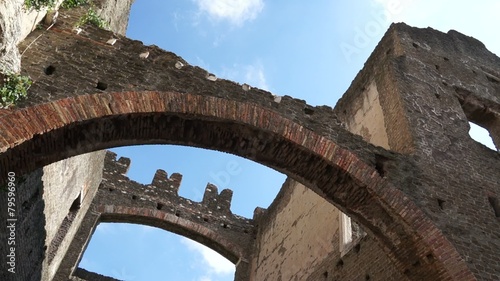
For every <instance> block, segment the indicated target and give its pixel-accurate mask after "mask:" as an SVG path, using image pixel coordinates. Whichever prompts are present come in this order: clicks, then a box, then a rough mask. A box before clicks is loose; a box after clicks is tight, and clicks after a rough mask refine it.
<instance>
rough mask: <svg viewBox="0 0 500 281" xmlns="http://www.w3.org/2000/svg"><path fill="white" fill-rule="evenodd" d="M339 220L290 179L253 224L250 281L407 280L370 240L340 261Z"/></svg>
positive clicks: (322, 202)
mask: <svg viewBox="0 0 500 281" xmlns="http://www.w3.org/2000/svg"><path fill="white" fill-rule="evenodd" d="M339 215H340V211H339V210H338V209H337V208H335V207H334V206H333V205H331V204H329V203H328V202H327V201H326V200H325V199H324V198H321V197H320V196H319V195H317V194H316V193H314V192H312V191H311V190H310V189H308V188H306V187H305V186H303V185H301V184H300V183H298V182H296V181H294V180H292V179H288V180H287V181H286V182H285V184H284V185H283V187H282V189H281V190H280V193H279V194H278V196H277V197H276V199H275V201H274V202H273V203H272V204H271V206H270V208H269V209H268V210H267V211H265V212H264V214H263V215H261V216H260V217H259V219H258V220H257V223H258V224H259V232H258V235H257V240H256V241H255V250H254V257H253V260H252V270H251V277H250V279H249V280H311V281H317V280H407V277H405V276H404V275H402V274H401V273H399V272H398V271H397V269H396V267H395V266H394V265H393V264H392V262H391V261H390V260H389V258H388V257H387V254H386V253H384V252H383V250H382V249H381V248H380V246H379V245H378V244H377V242H376V241H375V240H374V239H373V238H370V237H368V236H365V237H364V238H362V239H361V240H357V241H355V245H354V246H353V247H352V248H351V249H350V250H349V251H348V252H347V253H346V254H345V255H343V256H342V257H341V250H340V247H339V246H340V243H339V242H340V237H339V235H340V227H341V225H340V223H339V217H340V216H339ZM367 276H368V277H367ZM365 278H371V279H365Z"/></svg>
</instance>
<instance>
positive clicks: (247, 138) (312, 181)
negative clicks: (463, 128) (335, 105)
mask: <svg viewBox="0 0 500 281" xmlns="http://www.w3.org/2000/svg"><path fill="white" fill-rule="evenodd" d="M281 102H285V103H286V102H287V101H286V99H285V101H281ZM291 104H292V106H290V107H288V108H285V109H281V112H280V110H279V109H276V108H277V105H278V103H277V102H276V101H274V100H273V97H272V96H268V97H267V100H266V99H264V100H262V101H261V102H260V103H253V102H248V101H241V100H238V99H231V98H223V97H217V96H213V95H209V94H203V93H200V94H188V93H179V92H175V91H128V92H114V93H99V94H91V95H77V96H70V97H66V98H61V99H54V100H52V101H50V102H47V103H41V104H36V103H34V104H32V105H30V106H26V107H24V108H20V109H16V110H7V111H4V112H3V116H2V117H1V118H2V119H1V120H2V122H1V124H0V132H1V138H0V143H1V146H0V151H1V154H0V167H1V169H2V171H14V172H16V173H17V174H22V173H26V172H28V171H31V170H33V169H35V168H39V167H42V166H44V165H46V164H49V163H52V162H55V161H57V160H61V159H64V158H66V157H69V156H73V155H78V154H81V153H85V152H90V151H94V150H98V149H103V148H108V147H115V146H123V145H133V144H144V143H170V144H183V145H190V146H197V147H204V148H208V149H214V150H220V151H226V152H230V153H233V154H236V155H239V156H242V157H245V158H248V159H251V160H254V161H256V162H259V163H261V164H263V165H266V166H269V167H272V168H274V169H276V170H279V171H281V172H283V173H285V174H287V175H288V176H290V177H292V178H294V179H296V180H298V181H300V182H301V183H303V184H305V185H306V186H308V187H309V188H311V189H312V190H314V191H315V192H317V193H318V194H319V195H321V196H322V197H324V198H325V199H326V200H328V201H329V202H331V203H333V204H335V205H336V206H337V207H339V208H340V209H341V210H342V211H344V212H345V213H347V214H348V215H350V216H352V217H353V218H354V219H355V220H357V221H358V222H360V223H361V224H362V225H363V226H364V227H365V228H366V229H367V230H368V231H369V232H371V233H372V234H373V235H374V237H376V238H377V240H378V241H379V242H380V245H381V246H382V248H383V249H384V250H385V251H386V252H387V253H388V255H389V257H390V258H391V259H392V260H393V261H394V262H395V264H396V267H397V268H398V269H399V270H400V271H401V272H404V273H405V274H407V275H408V276H409V277H414V278H425V279H426V280H473V279H474V277H473V276H472V275H471V273H470V271H469V270H468V268H467V267H466V265H465V263H464V262H463V261H462V260H461V257H460V255H459V254H458V253H457V252H456V250H455V248H454V247H453V246H452V244H451V243H450V242H449V241H448V240H447V239H446V238H445V237H444V236H443V234H442V233H441V232H440V230H439V229H438V228H437V227H436V226H435V225H434V224H433V223H432V222H431V220H430V219H428V218H427V217H426V216H425V215H424V212H423V211H422V210H420V209H419V208H418V207H417V206H416V204H414V203H413V202H412V201H411V200H410V199H409V198H408V197H406V196H405V195H404V194H403V193H402V192H400V191H399V190H398V189H397V188H395V185H398V184H411V179H410V180H408V179H407V178H411V176H410V175H405V174H404V170H405V169H408V168H410V167H411V165H412V164H411V161H410V160H409V159H407V158H406V157H404V156H402V155H397V154H394V153H390V152H387V151H385V150H383V149H381V148H378V147H374V146H372V145H370V144H368V143H366V142H364V141H362V140H361V139H360V138H358V137H355V136H354V135H352V134H350V133H349V132H347V131H345V130H344V129H342V127H341V126H340V125H337V124H332V120H333V119H331V115H330V114H329V113H328V111H329V109H325V108H314V109H313V108H309V107H307V106H305V107H304V104H302V103H297V102H295V101H291ZM294 106H295V107H294ZM297 108H298V109H299V110H296V109H297ZM302 109H305V110H303V111H302V112H300V110H302ZM294 110H295V111H294ZM313 113H314V116H312V117H311V115H312V114H313ZM381 159H383V160H381ZM386 163H392V164H391V165H389V166H390V167H392V168H388V165H386ZM1 176H2V180H3V179H4V178H5V176H6V173H2V175H1Z"/></svg>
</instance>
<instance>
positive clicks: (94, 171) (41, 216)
mask: <svg viewBox="0 0 500 281" xmlns="http://www.w3.org/2000/svg"><path fill="white" fill-rule="evenodd" d="M61 2H62V0H60V1H56V3H55V7H54V9H57V8H58V6H59V5H60V3H61ZM131 2H132V1H119V3H118V2H116V1H100V3H99V9H98V13H100V14H101V16H103V18H104V19H105V20H106V21H107V22H109V23H110V28H111V29H112V30H116V32H118V33H121V34H124V33H125V30H126V27H127V23H128V16H126V17H124V16H123V15H124V14H127V15H128V12H129V8H130V5H131ZM117 6H119V7H117ZM87 8H88V7H87ZM112 9H115V11H114V12H113V11H112ZM46 12H47V9H41V10H40V11H35V10H33V9H30V10H28V9H26V8H25V6H24V1H22V0H17V1H9V0H8V1H2V2H1V3H0V51H1V52H0V64H2V67H4V68H5V70H9V71H14V72H17V71H19V68H20V64H21V63H20V58H21V56H20V55H21V53H20V52H19V51H18V49H17V44H18V43H19V42H21V41H22V40H23V39H24V38H25V37H26V36H27V35H28V34H29V33H30V32H31V31H33V30H34V29H35V28H36V26H37V24H38V23H39V22H40V21H41V20H42V19H43V18H44V16H45V14H46ZM83 12H84V10H80V11H79V13H80V15H81V14H82V13H83ZM115 17H118V18H115ZM75 20H76V18H75ZM47 27H48V26H45V28H47ZM41 32H44V31H41ZM34 39H35V38H33V40H34ZM31 42H33V41H30V42H28V43H26V45H28V44H29V43H31ZM24 74H26V73H24ZM32 78H33V77H32ZM103 163H104V152H95V153H88V154H84V155H80V156H76V157H72V158H70V159H66V160H62V161H59V162H56V163H54V164H51V165H48V166H46V167H44V168H43V169H38V170H37V171H35V172H32V173H30V174H29V175H25V176H21V175H18V179H21V182H20V183H19V186H18V189H17V193H16V196H17V198H16V199H17V202H18V203H19V205H18V224H17V229H16V233H17V237H16V238H17V240H18V241H22V242H21V243H19V244H18V247H17V248H16V256H17V261H16V264H17V270H16V273H15V274H11V273H8V272H7V271H6V270H2V273H1V275H0V276H1V277H2V278H0V279H1V280H52V277H53V276H54V274H55V272H56V270H57V268H58V266H59V264H60V262H61V260H62V259H63V257H64V254H65V253H66V250H67V248H68V246H69V244H70V242H71V241H72V240H73V237H74V235H75V233H76V230H77V229H78V227H79V225H80V224H81V221H82V219H83V217H84V215H85V213H86V212H87V209H88V208H89V206H90V203H91V202H92V200H93V197H94V195H95V193H96V192H97V187H98V186H99V184H100V181H101V175H102V169H103ZM4 195H6V194H0V197H1V200H2V202H4V201H5V200H7V198H6V196H4ZM2 206H6V205H3V204H2ZM4 214H5V212H2V219H4V218H3V215H4ZM5 235H6V233H4V232H1V233H0V237H2V238H4V236H5ZM2 241H6V239H5V240H4V239H2ZM5 246H6V245H4V243H2V244H1V247H0V252H1V253H7V250H6V249H5V248H4V247H5ZM5 258H6V257H5V255H2V264H5V263H6V261H5ZM42 261H43V262H42Z"/></svg>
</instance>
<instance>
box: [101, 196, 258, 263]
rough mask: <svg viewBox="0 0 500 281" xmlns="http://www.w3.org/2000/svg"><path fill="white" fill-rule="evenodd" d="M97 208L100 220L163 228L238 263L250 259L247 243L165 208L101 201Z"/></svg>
mask: <svg viewBox="0 0 500 281" xmlns="http://www.w3.org/2000/svg"><path fill="white" fill-rule="evenodd" d="M97 210H98V211H99V212H100V213H101V216H100V218H99V220H100V222H110V223H112V222H122V223H131V224H141V225H148V226H152V227H156V228H160V229H163V230H166V231H169V232H172V233H175V234H178V235H181V236H184V237H187V238H190V239H192V240H195V241H198V242H200V243H201V244H203V245H205V246H207V247H209V248H211V249H212V250H214V251H216V252H218V253H219V254H221V255H222V256H224V257H225V258H226V259H228V260H230V261H231V262H232V263H234V264H236V263H237V262H238V260H239V259H240V258H244V259H247V260H248V257H249V256H248V253H247V252H246V251H247V249H245V246H246V245H244V244H239V243H235V241H231V239H228V238H227V237H225V236H224V235H220V234H219V232H218V231H215V230H212V229H210V228H209V227H205V226H203V225H201V224H195V225H194V224H193V223H192V221H190V220H188V219H184V218H182V217H177V216H175V215H173V214H170V213H169V212H166V211H162V210H152V209H150V208H140V207H131V206H109V205H108V206H106V205H100V206H98V207H97Z"/></svg>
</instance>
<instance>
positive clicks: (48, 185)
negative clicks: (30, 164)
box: [0, 152, 104, 280]
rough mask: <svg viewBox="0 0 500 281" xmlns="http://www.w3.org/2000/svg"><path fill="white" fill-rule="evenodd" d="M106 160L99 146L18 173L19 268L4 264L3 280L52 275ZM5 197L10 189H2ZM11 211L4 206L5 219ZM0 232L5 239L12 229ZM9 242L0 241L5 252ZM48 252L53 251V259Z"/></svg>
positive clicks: (76, 227)
mask: <svg viewBox="0 0 500 281" xmlns="http://www.w3.org/2000/svg"><path fill="white" fill-rule="evenodd" d="M103 163H104V152H95V153H89V154H84V155H80V156H77V157H72V158H70V159H66V160H63V161H60V162H56V163H54V164H51V165H48V166H46V167H44V168H43V169H38V170H37V171H35V172H32V173H30V174H29V175H25V176H17V178H18V180H19V184H18V186H17V192H16V203H17V220H18V221H17V222H16V225H17V227H16V240H17V246H16V258H17V261H16V265H17V267H16V268H17V271H16V273H15V274H12V273H9V272H7V271H6V270H2V273H1V274H2V275H0V276H1V277H2V278H1V280H51V279H52V276H53V274H54V272H55V270H56V269H57V267H58V265H59V263H60V261H61V259H62V257H63V255H64V253H65V252H66V250H67V248H68V244H69V242H70V241H71V240H72V239H73V236H74V233H75V232H76V230H77V229H78V227H79V225H80V223H81V220H82V218H83V215H84V214H85V212H86V210H87V209H88V207H89V206H90V203H91V201H92V199H93V197H94V194H95V192H96V191H97V187H98V186H99V183H100V181H101V175H102V168H103ZM80 195H81V197H80ZM78 197H80V198H81V203H80V204H79V207H78V208H77V209H74V216H73V217H71V221H67V218H68V215H70V214H71V211H70V209H71V206H72V204H73V203H74V201H75V199H77V198H78ZM0 200H2V201H1V202H2V206H7V203H6V202H7V193H5V192H0ZM4 203H5V204H4ZM6 213H7V210H2V214H1V216H2V217H1V219H3V220H4V221H6V219H7V218H5V214H6ZM64 222H66V223H64ZM0 234H1V235H2V237H1V238H2V239H4V238H5V236H4V235H6V234H7V233H5V232H3V231H2V232H0ZM2 241H6V238H5V239H4V240H2ZM6 246H7V245H5V243H1V244H0V251H1V252H2V253H7V250H6V249H5V247H6ZM49 256H51V257H52V259H51V261H50V262H49V259H48V258H47V257H49ZM5 259H6V256H5V255H2V262H3V264H6V262H7V261H6V260H5ZM42 261H43V263H42ZM42 264H43V266H42Z"/></svg>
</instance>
